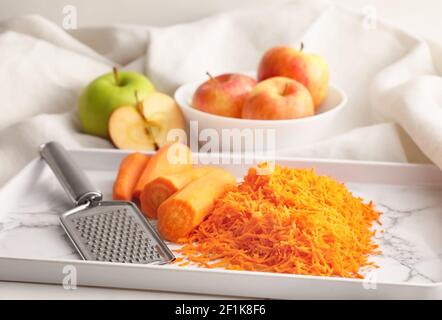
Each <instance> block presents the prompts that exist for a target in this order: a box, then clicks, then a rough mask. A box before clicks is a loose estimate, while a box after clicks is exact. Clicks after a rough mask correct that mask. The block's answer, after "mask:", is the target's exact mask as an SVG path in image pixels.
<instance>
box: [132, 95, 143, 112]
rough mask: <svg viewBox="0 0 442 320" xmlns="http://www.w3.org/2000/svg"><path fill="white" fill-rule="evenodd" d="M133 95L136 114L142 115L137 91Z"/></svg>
mask: <svg viewBox="0 0 442 320" xmlns="http://www.w3.org/2000/svg"><path fill="white" fill-rule="evenodd" d="M134 94H135V106H136V108H137V110H138V112H140V113H141V114H143V110H141V100H140V97H139V96H138V90H135V93H134Z"/></svg>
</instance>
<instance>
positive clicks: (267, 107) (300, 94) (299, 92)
mask: <svg viewBox="0 0 442 320" xmlns="http://www.w3.org/2000/svg"><path fill="white" fill-rule="evenodd" d="M314 112H315V108H314V106H313V100H312V97H311V95H310V92H309V91H308V90H307V89H306V88H305V87H304V86H303V85H302V84H301V83H299V82H298V81H296V80H293V79H289V78H285V77H274V78H270V79H267V80H264V81H262V82H259V83H258V84H257V85H256V86H255V88H254V89H253V90H252V92H251V93H250V94H249V97H248V98H247V100H246V102H245V103H244V107H243V109H242V117H243V118H244V119H259V120H282V119H296V118H303V117H308V116H312V115H313V114H314Z"/></svg>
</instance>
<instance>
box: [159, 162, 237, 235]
mask: <svg viewBox="0 0 442 320" xmlns="http://www.w3.org/2000/svg"><path fill="white" fill-rule="evenodd" d="M235 184H236V179H235V177H234V176H232V175H231V174H230V173H229V172H228V171H226V170H223V169H213V170H212V171H210V172H209V173H207V174H206V175H204V176H202V177H201V178H199V179H197V180H195V181H193V182H191V183H190V184H188V185H187V186H186V187H184V188H183V189H182V190H180V191H178V192H177V193H175V194H174V195H172V196H171V197H170V198H169V199H167V200H166V201H164V202H163V203H162V204H161V205H160V207H159V208H158V225H157V226H158V231H159V232H160V234H161V235H162V236H163V237H164V238H165V239H167V240H170V241H174V242H179V241H180V239H183V238H185V237H186V236H187V235H188V234H189V233H190V232H191V231H192V230H193V229H194V228H195V227H196V226H198V225H199V224H200V223H201V222H202V221H203V220H204V218H205V217H206V216H207V215H208V214H209V213H210V209H211V208H212V206H213V205H214V203H215V200H216V199H217V198H218V197H220V196H221V195H222V194H223V193H224V192H226V191H227V190H228V189H230V188H232V187H234V186H235Z"/></svg>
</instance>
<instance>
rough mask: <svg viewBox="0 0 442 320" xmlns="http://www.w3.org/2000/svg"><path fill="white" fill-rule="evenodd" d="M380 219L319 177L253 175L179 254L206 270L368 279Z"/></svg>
mask: <svg viewBox="0 0 442 320" xmlns="http://www.w3.org/2000/svg"><path fill="white" fill-rule="evenodd" d="M379 216H380V214H379V212H377V211H375V209H374V207H373V204H372V203H371V202H370V203H368V204H365V203H363V200H362V199H361V198H356V197H354V196H353V195H352V194H351V193H350V191H348V190H347V188H346V187H345V186H344V185H343V184H341V183H339V182H337V181H336V180H334V179H332V178H330V177H327V176H319V175H316V174H315V172H314V171H313V170H312V169H292V168H283V167H280V166H276V167H275V168H274V171H273V172H272V173H271V174H270V175H258V174H257V171H256V169H255V168H251V169H249V172H248V174H247V176H246V177H245V178H244V182H242V183H240V184H239V186H238V187H237V188H236V189H235V190H233V191H229V192H227V193H226V194H224V196H222V197H221V198H220V199H218V200H217V201H216V203H215V206H214V208H213V209H212V212H211V214H210V215H209V216H208V218H207V219H206V220H205V221H203V222H202V223H201V224H200V225H199V226H198V227H197V228H196V229H195V230H194V231H193V232H192V233H191V235H190V236H189V238H188V239H186V240H185V243H184V246H183V247H182V248H181V249H179V250H178V252H179V253H181V254H182V255H183V256H184V257H185V258H186V259H187V260H188V261H191V262H193V263H196V264H197V265H199V266H203V267H207V268H215V267H223V268H226V269H231V270H250V271H268V272H280V273H296V274H302V275H316V276H341V277H349V278H362V277H363V276H362V275H361V270H363V269H364V268H366V267H368V268H369V267H376V266H375V265H374V264H373V263H372V262H370V261H369V260H368V258H369V256H370V255H371V254H377V253H379V251H378V246H377V245H376V244H375V243H374V242H373V240H372V237H373V236H374V234H375V231H373V230H372V225H373V223H374V222H377V223H379Z"/></svg>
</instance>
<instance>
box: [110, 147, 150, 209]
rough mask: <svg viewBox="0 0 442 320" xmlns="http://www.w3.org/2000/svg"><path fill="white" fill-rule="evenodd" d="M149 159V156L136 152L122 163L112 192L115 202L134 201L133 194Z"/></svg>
mask: <svg viewBox="0 0 442 320" xmlns="http://www.w3.org/2000/svg"><path fill="white" fill-rule="evenodd" d="M149 159H150V157H149V156H146V155H144V154H141V153H139V152H136V153H131V154H130V155H128V156H126V157H125V158H124V159H123V160H122V161H121V164H120V169H119V170H118V175H117V179H116V180H115V182H114V186H113V190H112V198H113V199H114V200H128V201H130V200H132V192H133V190H134V188H135V185H136V184H137V182H138V179H139V178H140V176H141V173H142V172H143V170H144V169H145V168H146V165H147V163H148V162H149Z"/></svg>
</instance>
